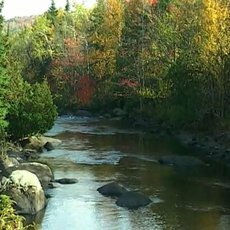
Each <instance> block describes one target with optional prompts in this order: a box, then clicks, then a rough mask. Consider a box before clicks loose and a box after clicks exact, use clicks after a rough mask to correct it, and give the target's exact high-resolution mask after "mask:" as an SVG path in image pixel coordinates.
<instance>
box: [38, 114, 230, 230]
mask: <svg viewBox="0 0 230 230" xmlns="http://www.w3.org/2000/svg"><path fill="white" fill-rule="evenodd" d="M49 134H50V135H53V136H55V135H56V136H57V137H58V138H60V139H62V141H63V143H62V145H61V146H60V147H59V148H58V149H56V150H54V151H52V152H47V153H44V154H43V158H44V159H46V160H48V161H49V164H51V165H52V166H53V168H54V173H55V177H56V178H61V177H71V178H77V179H78V180H79V182H78V183H77V184H73V185H60V186H59V187H58V188H56V189H52V190H50V191H49V193H50V195H51V199H50V201H49V204H48V207H47V209H46V211H45V216H44V218H43V220H42V223H41V229H43V230H59V229H60V230H61V229H68V230H71V229H83V230H85V229H86V230H88V229H90V230H91V229H93V230H97V229H100V230H101V229H105V230H107V229H108V230H109V229H118V230H120V229H121V230H122V229H124V230H129V229H130V230H132V229H134V230H135V229H138V230H142V229H143V230H145V229H147V230H148V229H172V230H173V229H175V230H176V229H182V230H186V229H191V230H196V229H198V230H200V229H202V230H203V229H204V230H205V229H207V230H212V229H218V230H219V229H220V230H222V229H230V221H229V216H230V197H229V192H230V191H229V190H230V188H229V181H228V180H226V178H229V174H226V171H225V170H223V169H221V170H218V168H216V167H215V168H212V167H204V168H196V169H194V170H192V169H186V168H183V169H175V168H172V167H168V166H162V165H160V164H158V162H157V158H158V157H159V156H161V155H168V154H177V155H186V154H192V153H193V150H191V149H187V148H185V147H184V146H181V145H180V144H178V142H176V141H175V140H174V139H172V138H165V139H164V138H159V137H154V136H152V135H148V134H144V133H142V132H139V131H135V130H130V129H127V128H126V127H124V126H121V127H120V126H118V125H117V124H114V123H110V122H107V121H100V120H98V119H93V118H90V119H83V118H81V119H78V118H73V117H72V118H59V119H58V121H57V123H56V124H55V126H54V128H53V129H52V130H51V131H50V132H49ZM114 180H115V181H117V182H120V183H122V184H123V185H124V186H125V187H127V188H128V189H130V190H137V191H141V192H142V193H144V194H146V195H148V196H149V197H150V198H151V199H152V200H153V203H152V204H151V205H149V206H147V207H145V208H140V209H138V210H135V211H130V210H127V209H124V208H120V207H117V206H116V205H115V200H114V199H112V198H108V197H103V196H102V195H101V194H99V193H98V192H97V191H96V189H97V188H98V187H100V186H101V185H103V184H105V183H108V182H111V181H114ZM38 222H39V221H38Z"/></svg>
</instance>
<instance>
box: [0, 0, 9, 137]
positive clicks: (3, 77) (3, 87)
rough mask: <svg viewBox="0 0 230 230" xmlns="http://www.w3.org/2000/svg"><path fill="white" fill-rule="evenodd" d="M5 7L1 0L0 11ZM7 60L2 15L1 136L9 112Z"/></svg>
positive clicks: (1, 18) (0, 60)
mask: <svg viewBox="0 0 230 230" xmlns="http://www.w3.org/2000/svg"><path fill="white" fill-rule="evenodd" d="M2 7H3V1H1V2H0V13H1V10H2ZM6 65H7V60H6V37H5V36H4V35H3V17H2V15H0V137H1V136H2V134H3V132H4V128H5V127H6V125H7V122H6V121H5V116H6V114H7V104H6V102H5V100H4V95H5V92H6V90H7V85H8V75H7V69H6Z"/></svg>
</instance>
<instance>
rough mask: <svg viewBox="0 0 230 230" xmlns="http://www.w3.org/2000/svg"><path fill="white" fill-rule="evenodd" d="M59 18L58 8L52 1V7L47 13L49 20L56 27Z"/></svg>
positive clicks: (52, 0)
mask: <svg viewBox="0 0 230 230" xmlns="http://www.w3.org/2000/svg"><path fill="white" fill-rule="evenodd" d="M56 16H57V8H56V4H55V1H54V0H51V5H50V7H49V9H48V12H47V18H48V19H49V20H50V21H51V23H52V24H53V25H54V24H55V21H56Z"/></svg>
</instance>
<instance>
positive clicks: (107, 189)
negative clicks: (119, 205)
mask: <svg viewBox="0 0 230 230" xmlns="http://www.w3.org/2000/svg"><path fill="white" fill-rule="evenodd" d="M97 191H98V192H99V193H101V194H102V195H104V196H115V197H119V196H121V195H122V194H123V193H125V192H127V190H126V189H125V188H124V187H123V186H121V185H119V184H117V183H115V182H112V183H109V184H106V185H103V186H102V187H100V188H98V189H97Z"/></svg>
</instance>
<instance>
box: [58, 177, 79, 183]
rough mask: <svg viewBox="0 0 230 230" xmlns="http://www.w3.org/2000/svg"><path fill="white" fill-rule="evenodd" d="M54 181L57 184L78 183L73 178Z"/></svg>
mask: <svg viewBox="0 0 230 230" xmlns="http://www.w3.org/2000/svg"><path fill="white" fill-rule="evenodd" d="M54 181H55V182H57V183H59V184H76V183H77V182H78V180H77V179H75V178H61V179H56V180H54Z"/></svg>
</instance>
